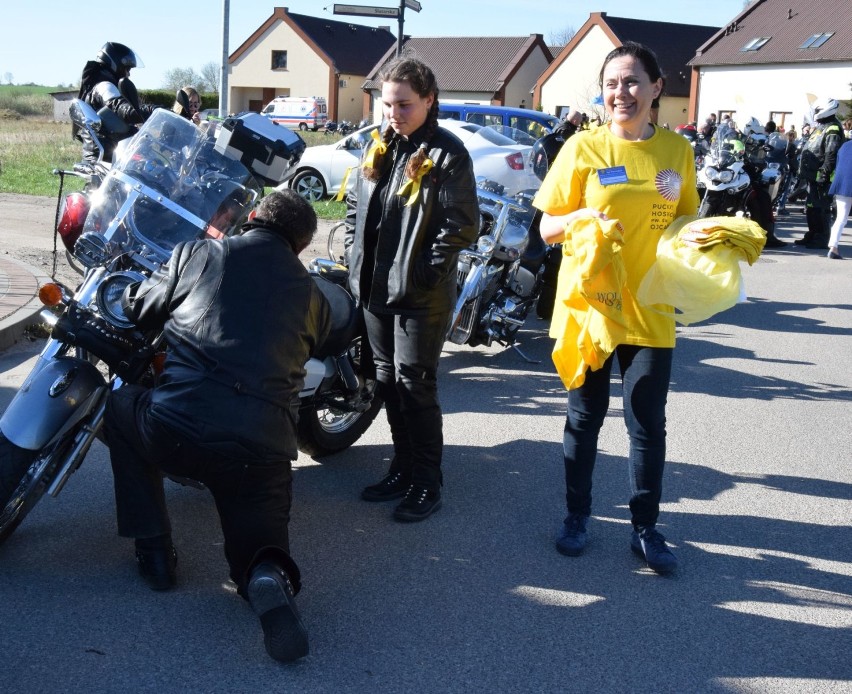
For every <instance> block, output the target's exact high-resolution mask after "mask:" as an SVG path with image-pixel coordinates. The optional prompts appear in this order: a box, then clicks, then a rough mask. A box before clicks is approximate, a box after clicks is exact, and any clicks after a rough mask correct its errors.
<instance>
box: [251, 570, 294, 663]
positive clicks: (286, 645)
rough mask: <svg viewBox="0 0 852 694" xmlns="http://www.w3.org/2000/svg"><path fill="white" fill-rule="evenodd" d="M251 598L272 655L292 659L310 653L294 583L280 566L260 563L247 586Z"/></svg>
mask: <svg viewBox="0 0 852 694" xmlns="http://www.w3.org/2000/svg"><path fill="white" fill-rule="evenodd" d="M246 593H247V594H248V600H249V603H250V604H251V607H252V609H253V610H254V612H255V614H256V615H257V616H258V617H259V618H260V626H261V628H262V629H263V643H264V645H265V646H266V652H267V653H269V655H270V657H272V658H274V659H275V660H279V661H281V662H282V663H292V662H293V661H294V660H298V659H299V658H303V657H304V656H306V655H307V654H308V650H309V647H308V631H307V629H305V625H304V624H303V623H302V618H301V616H300V615H299V610H298V609H297V608H296V601H295V599H294V597H293V596H294V593H295V591H294V590H293V585H292V584H291V583H290V578H289V576H287V574H286V572H285V571H283V570H282V569H281V567H279V566H276V565H275V564H272V563H270V562H263V563H261V564H258V565H257V566H256V567H255V568H254V569H253V570H252V572H251V576H250V578H249V581H248V586H247V587H246Z"/></svg>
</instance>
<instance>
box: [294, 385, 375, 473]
mask: <svg viewBox="0 0 852 694" xmlns="http://www.w3.org/2000/svg"><path fill="white" fill-rule="evenodd" d="M383 404H384V401H383V400H382V399H381V397H379V396H378V395H377V394H376V393H373V399H372V400H371V401H370V407H369V408H368V409H367V410H365V411H364V412H346V411H344V410H336V409H333V408H325V409H308V408H306V409H303V410H301V411H300V412H299V424H298V426H297V427H296V433H297V436H298V445H299V450H300V451H302V453H305V454H307V455H309V456H311V457H312V458H322V457H323V456H326V455H331V454H332V453H339V452H340V451H343V450H346V449H347V448H349V447H350V446H351V445H352V444H354V443H355V442H356V441H357V440H358V439H360V438H361V436H362V435H363V433H364V432H365V431H367V429H369V428H370V425H371V424H372V423H373V420H374V419H375V418H376V415H378V414H379V410H381V409H382V405H383Z"/></svg>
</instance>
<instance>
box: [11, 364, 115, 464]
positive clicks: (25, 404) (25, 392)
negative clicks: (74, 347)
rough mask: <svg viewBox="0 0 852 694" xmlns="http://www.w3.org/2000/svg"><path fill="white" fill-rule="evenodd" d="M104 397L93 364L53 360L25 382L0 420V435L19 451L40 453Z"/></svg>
mask: <svg viewBox="0 0 852 694" xmlns="http://www.w3.org/2000/svg"><path fill="white" fill-rule="evenodd" d="M106 393H107V384H106V381H105V380H104V377H103V375H102V374H101V372H100V371H98V370H97V368H96V367H95V366H94V365H93V364H91V363H89V362H88V361H85V360H83V359H78V358H76V357H57V358H56V359H52V360H50V361H48V362H46V363H45V364H44V365H43V366H42V367H41V368H40V370H39V371H38V373H36V374H34V375H33V376H31V377H30V378H27V380H26V382H25V383H24V385H23V386H21V389H20V390H19V391H18V392H17V393H16V394H15V397H14V398H13V399H12V402H10V403H9V407H7V408H6V411H5V412H4V413H3V416H2V417H0V431H2V432H3V435H4V436H5V437H6V438H7V439H9V441H11V442H12V443H13V444H15V445H16V446H18V447H19V448H25V449H27V450H31V451H37V450H40V449H41V448H44V446H46V445H47V444H48V443H49V442H50V441H51V439H53V438H54V437H55V436H56V435H57V434H58V433H60V432H61V431H63V430H65V429H67V428H69V427H70V426H73V425H74V424H76V423H77V422H78V421H79V420H80V419H82V418H83V417H85V416H86V415H87V414H88V413H89V412H91V411H92V410H93V409H94V408H95V407H96V406H97V405H98V404H99V403H100V401H101V399H102V398H103V397H105V396H106Z"/></svg>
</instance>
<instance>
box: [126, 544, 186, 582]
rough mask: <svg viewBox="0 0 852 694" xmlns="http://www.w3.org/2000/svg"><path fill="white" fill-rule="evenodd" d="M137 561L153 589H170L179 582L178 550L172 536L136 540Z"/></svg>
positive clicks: (143, 575)
mask: <svg viewBox="0 0 852 694" xmlns="http://www.w3.org/2000/svg"><path fill="white" fill-rule="evenodd" d="M136 562H137V564H138V565H139V575H140V576H142V578H143V579H145V583H147V584H148V587H149V588H151V590H168V589H169V588H173V587H174V586H175V585H176V584H177V552H176V551H175V547H174V545H173V544H172V540H171V537H170V536H168V535H164V536H161V537H154V538H146V539H141V540H136Z"/></svg>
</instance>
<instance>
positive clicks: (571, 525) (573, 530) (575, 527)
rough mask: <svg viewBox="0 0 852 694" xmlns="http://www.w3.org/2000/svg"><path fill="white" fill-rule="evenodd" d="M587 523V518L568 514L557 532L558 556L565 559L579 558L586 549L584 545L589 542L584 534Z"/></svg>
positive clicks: (576, 514) (577, 514)
mask: <svg viewBox="0 0 852 694" xmlns="http://www.w3.org/2000/svg"><path fill="white" fill-rule="evenodd" d="M588 522H589V517H588V516H584V515H582V514H579V513H569V514H568V517H567V518H566V519H565V522H564V523H563V524H562V528H561V530H560V532H559V537H557V538H556V549H557V550H559V553H560V554H564V555H565V556H566V557H579V556H580V555H581V554H582V553H583V550H584V549H586V543H587V542H588V541H589V538H588V535H587V534H586V524H587V523H588Z"/></svg>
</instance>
